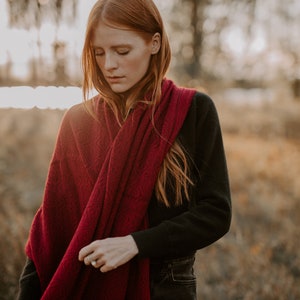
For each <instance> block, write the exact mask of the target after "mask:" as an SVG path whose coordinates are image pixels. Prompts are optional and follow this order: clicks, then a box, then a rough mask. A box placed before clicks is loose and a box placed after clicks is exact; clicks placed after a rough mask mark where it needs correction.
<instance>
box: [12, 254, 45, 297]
mask: <svg viewBox="0 0 300 300" xmlns="http://www.w3.org/2000/svg"><path fill="white" fill-rule="evenodd" d="M40 298H41V287H40V281H39V277H38V274H37V272H36V269H35V265H34V263H33V261H32V260H30V259H29V258H27V259H26V263H25V266H24V269H23V272H22V274H21V276H20V280H19V293H18V296H17V299H18V300H28V299H30V300H36V299H40Z"/></svg>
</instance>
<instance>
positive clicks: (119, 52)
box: [116, 49, 129, 55]
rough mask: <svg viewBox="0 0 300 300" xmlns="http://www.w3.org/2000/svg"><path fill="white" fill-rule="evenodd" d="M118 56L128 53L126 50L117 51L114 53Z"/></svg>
mask: <svg viewBox="0 0 300 300" xmlns="http://www.w3.org/2000/svg"><path fill="white" fill-rule="evenodd" d="M116 52H117V53H118V54H119V55H127V54H128V53H129V50H128V49H118V50H117V51H116Z"/></svg>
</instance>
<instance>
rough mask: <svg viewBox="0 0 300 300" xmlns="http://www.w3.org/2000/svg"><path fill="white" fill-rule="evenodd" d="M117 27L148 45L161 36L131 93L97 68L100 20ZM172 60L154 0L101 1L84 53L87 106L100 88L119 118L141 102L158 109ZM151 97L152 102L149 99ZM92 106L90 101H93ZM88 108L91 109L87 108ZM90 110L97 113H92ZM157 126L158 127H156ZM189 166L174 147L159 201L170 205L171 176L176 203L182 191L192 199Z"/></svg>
mask: <svg viewBox="0 0 300 300" xmlns="http://www.w3.org/2000/svg"><path fill="white" fill-rule="evenodd" d="M100 20H101V22H104V23H106V24H108V25H109V26H112V27H114V28H120V29H124V28H126V29H128V30H132V31H135V32H137V33H138V34H139V35H140V36H141V37H142V38H144V39H145V40H146V41H147V42H148V41H149V40H151V38H152V36H153V35H154V34H155V33H159V34H160V36H161V45H160V50H159V52H158V53H156V54H154V55H152V56H151V58H150V63H149V67H148V70H147V72H146V74H145V76H144V77H143V78H142V79H141V80H140V81H139V82H138V83H137V84H136V85H135V86H133V87H132V88H131V89H130V93H126V99H125V101H124V99H123V98H124V95H122V94H116V93H114V92H113V91H112V89H111V88H110V86H109V84H108V83H107V82H106V80H105V78H104V76H103V74H102V72H101V70H100V68H99V67H98V65H97V62H96V59H95V55H94V51H93V46H92V41H93V35H94V32H95V29H96V27H97V26H98V23H99V21H100ZM170 61H171V49H170V44H169V40H168V37H167V34H166V32H165V28H164V24H163V21H162V18H161V15H160V13H159V11H158V9H157V7H156V5H155V4H154V2H153V1H152V0H126V1H124V0H123V1H122V0H98V1H97V2H96V3H95V5H94V6H93V8H92V10H91V12H90V15H89V18H88V22H87V28H86V35H85V42H84V47H83V52H82V68H83V75H84V77H83V94H84V100H85V103H87V100H88V99H89V92H90V91H91V90H92V89H96V90H97V92H98V93H99V94H100V95H101V96H102V98H103V100H104V101H106V102H107V103H108V105H109V106H110V107H111V108H112V110H113V111H114V113H115V115H116V117H117V118H118V117H119V116H120V115H122V116H123V118H124V119H125V118H126V116H127V115H128V113H129V111H130V109H131V108H133V107H134V105H135V103H136V102H137V101H145V100H150V101H149V104H150V103H151V105H153V106H155V105H156V104H157V103H158V102H159V100H160V98H161V86H162V81H163V79H164V77H165V75H166V73H167V70H168V68H169V65H170ZM145 95H151V99H145ZM89 103H90V102H89ZM87 107H89V106H88V105H87ZM88 110H89V111H90V112H91V113H92V114H93V112H92V110H91V109H90V108H88ZM153 125H154V126H155V124H153ZM187 173H188V164H187V159H186V156H185V154H184V151H183V149H182V147H180V146H179V144H178V143H177V142H175V144H174V145H173V146H172V147H171V150H170V152H169V153H168V154H167V156H166V158H165V161H164V163H163V165H162V168H161V171H160V174H159V176H158V180H157V184H156V188H155V191H156V195H157V198H158V199H159V200H160V201H161V202H163V203H165V205H167V206H170V205H171V204H170V201H169V200H168V199H167V195H166V185H167V177H168V176H170V175H171V176H173V178H174V179H175V180H174V189H175V195H176V201H175V203H176V204H178V205H180V204H181V203H182V201H183V200H182V198H183V197H182V191H183V192H184V194H185V195H186V198H188V188H187V187H188V184H189V183H191V181H190V179H189V177H188V174H187Z"/></svg>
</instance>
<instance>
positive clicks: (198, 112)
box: [186, 91, 217, 123]
mask: <svg viewBox="0 0 300 300" xmlns="http://www.w3.org/2000/svg"><path fill="white" fill-rule="evenodd" d="M207 117H212V118H215V117H217V110H216V107H215V104H214V101H213V100H212V98H211V97H210V96H208V95H207V94H205V93H203V92H200V91H196V93H195V94H194V97H193V100H192V102H191V106H190V109H189V112H188V114H187V117H186V119H187V120H186V121H194V122H195V123H199V122H201V120H204V119H206V118H207Z"/></svg>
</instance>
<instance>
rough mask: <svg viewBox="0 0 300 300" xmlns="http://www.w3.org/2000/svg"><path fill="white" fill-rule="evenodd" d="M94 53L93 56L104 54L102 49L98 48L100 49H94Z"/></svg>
mask: <svg viewBox="0 0 300 300" xmlns="http://www.w3.org/2000/svg"><path fill="white" fill-rule="evenodd" d="M94 54H95V56H103V55H104V51H103V50H100V49H95V50H94Z"/></svg>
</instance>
